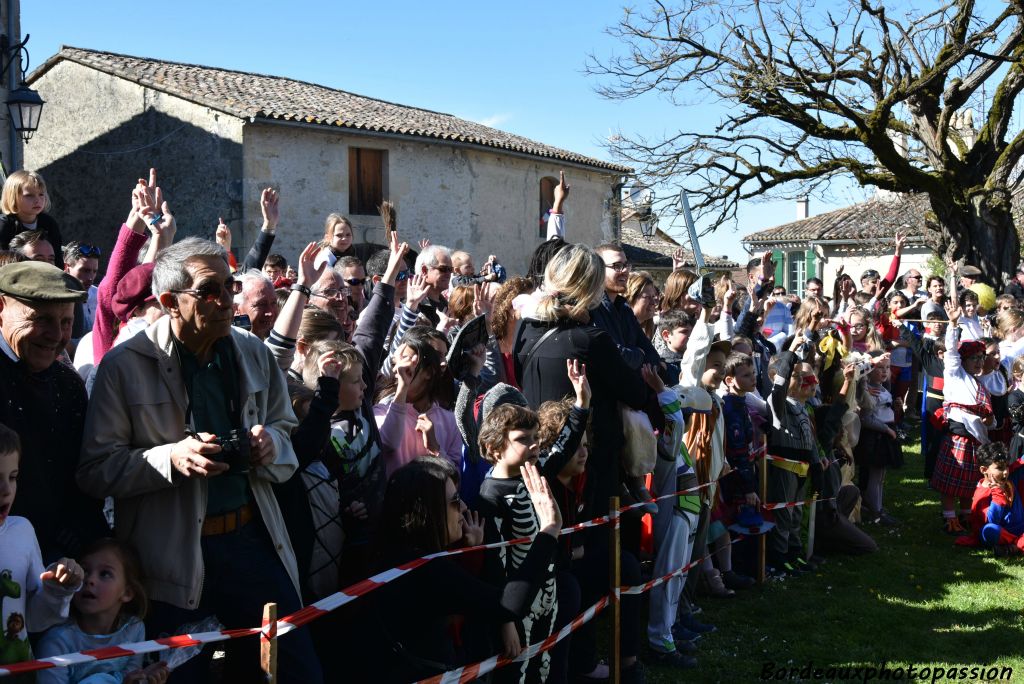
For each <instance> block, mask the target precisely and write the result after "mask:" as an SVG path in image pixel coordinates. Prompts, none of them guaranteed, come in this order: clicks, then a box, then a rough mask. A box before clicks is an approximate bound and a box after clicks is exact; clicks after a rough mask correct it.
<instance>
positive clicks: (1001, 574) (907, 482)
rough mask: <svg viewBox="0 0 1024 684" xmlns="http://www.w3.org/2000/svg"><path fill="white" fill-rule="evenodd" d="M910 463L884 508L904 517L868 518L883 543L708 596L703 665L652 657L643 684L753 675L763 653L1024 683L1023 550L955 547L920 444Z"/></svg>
mask: <svg viewBox="0 0 1024 684" xmlns="http://www.w3.org/2000/svg"><path fill="white" fill-rule="evenodd" d="M906 461H907V464H906V466H905V467H904V468H903V469H902V470H893V471H890V472H889V474H888V477H887V483H886V508H887V509H889V510H890V511H891V512H892V514H893V515H895V516H896V517H897V518H899V519H900V520H901V521H903V524H902V525H901V526H899V527H896V528H885V527H880V526H870V527H869V528H868V530H869V532H870V533H871V534H872V536H874V538H875V540H876V541H877V542H878V545H879V551H878V552H877V553H875V554H871V555H868V556H860V557H847V556H832V557H830V558H829V561H828V563H827V564H826V565H824V566H823V567H822V568H821V570H820V572H819V573H818V574H816V575H808V576H806V577H802V578H796V579H793V578H787V579H786V580H784V581H782V582H775V583H769V584H768V585H766V586H765V587H763V588H755V589H754V590H752V591H748V592H741V593H740V595H739V596H738V597H737V598H733V599H726V600H716V599H710V598H705V599H701V601H700V605H701V606H702V607H703V609H704V613H703V615H702V618H701V619H702V620H703V621H705V622H711V623H712V624H714V625H716V626H717V627H718V632H716V633H714V634H710V635H707V636H705V637H704V638H702V639H700V640H699V641H698V642H697V643H698V654H697V657H698V659H699V661H700V666H699V669H697V670H696V671H690V672H681V671H675V670H669V669H666V668H659V667H654V666H649V667H648V670H647V680H648V682H654V683H660V682H666V683H667V682H679V681H698V682H720V681H721V682H747V681H758V680H759V676H760V674H761V672H762V666H763V664H764V663H766V662H768V661H774V662H775V663H776V666H777V667H796V668H798V669H799V668H801V667H803V666H805V665H806V664H807V663H808V662H812V663H813V664H814V666H815V667H821V668H828V667H845V666H853V667H861V666H863V667H870V666H875V667H877V666H879V664H880V663H882V662H885V663H887V665H888V667H889V668H896V667H908V666H909V665H915V666H916V667H918V668H920V667H922V666H925V665H928V666H941V667H945V668H951V667H964V666H966V667H970V666H974V665H980V666H985V667H986V668H988V667H989V666H992V665H997V666H1000V667H1002V666H1006V667H1010V668H1013V676H1012V681H1021V682H1024V617H1022V608H1024V559H1022V558H1021V557H1020V556H1018V557H1015V558H1010V559H996V558H994V557H993V556H992V555H991V552H987V551H982V550H972V549H967V548H962V547H954V546H953V544H952V541H951V538H950V537H948V536H946V535H945V534H943V533H942V531H941V529H940V520H939V506H938V499H937V497H936V495H935V493H934V492H932V491H931V490H929V489H927V488H926V486H925V481H924V479H923V477H922V474H921V473H922V466H921V457H920V454H919V450H918V446H917V445H916V444H915V445H908V447H907V448H906ZM787 681H861V680H860V679H856V680H842V679H839V678H838V677H828V678H825V679H818V680H813V679H802V678H800V677H797V678H794V679H790V680H787ZM941 681H947V680H945V679H943V680H941ZM958 681H990V680H983V679H978V678H975V679H971V678H967V679H959V680H958ZM1004 681H1005V680H1004Z"/></svg>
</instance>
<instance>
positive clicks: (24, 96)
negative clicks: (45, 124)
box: [0, 35, 44, 143]
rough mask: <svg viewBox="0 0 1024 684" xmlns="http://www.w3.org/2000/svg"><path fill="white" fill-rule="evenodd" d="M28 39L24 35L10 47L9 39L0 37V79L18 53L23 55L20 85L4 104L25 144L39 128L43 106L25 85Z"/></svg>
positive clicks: (34, 92) (37, 94) (38, 98)
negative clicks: (23, 37) (26, 45)
mask: <svg viewBox="0 0 1024 684" xmlns="http://www.w3.org/2000/svg"><path fill="white" fill-rule="evenodd" d="M30 37H31V36H30V35H26V36H25V40H23V41H21V42H20V43H17V44H15V45H11V41H10V38H8V37H7V36H0V79H3V77H4V76H6V75H7V70H8V69H10V68H11V65H12V64H14V62H15V60H17V59H18V57H19V55H20V53H22V52H24V53H25V62H24V64H25V68H24V69H22V70H21V85H19V86H18V87H17V88H15V89H14V90H12V91H11V94H10V95H9V96H8V98H7V103H6V104H7V111H8V113H9V114H10V117H11V125H12V126H13V127H14V130H15V131H17V132H18V133H20V134H21V139H22V140H24V141H25V142H26V143H27V142H28V141H29V140H31V138H32V134H33V133H35V132H36V129H38V128H39V119H40V117H41V116H42V114H43V104H44V103H43V98H41V97H39V93H37V92H36V91H34V90H32V89H31V88H29V87H28V84H27V83H25V73H26V72H27V71H28V59H29V55H28V50H27V49H26V48H25V43H27V42H28V39H29V38H30Z"/></svg>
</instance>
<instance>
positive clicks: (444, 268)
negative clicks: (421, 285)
mask: <svg viewBox="0 0 1024 684" xmlns="http://www.w3.org/2000/svg"><path fill="white" fill-rule="evenodd" d="M452 271H453V266H452V254H451V250H449V249H448V248H447V247H442V246H441V245H427V246H426V247H425V248H424V249H423V251H422V252H420V255H419V256H418V257H416V272H417V273H422V274H423V277H424V278H426V280H427V299H426V300H425V301H424V302H422V303H421V304H420V309H419V311H420V313H421V314H423V315H424V316H426V317H427V318H428V319H429V320H430V322H431V324H433V325H437V324H438V323H439V322H440V321H441V318H440V316H438V315H437V312H438V311H442V312H444V311H447V310H448V300H447V299H445V296H444V293H445V292H447V291H448V284H449V283H450V282H451V279H452Z"/></svg>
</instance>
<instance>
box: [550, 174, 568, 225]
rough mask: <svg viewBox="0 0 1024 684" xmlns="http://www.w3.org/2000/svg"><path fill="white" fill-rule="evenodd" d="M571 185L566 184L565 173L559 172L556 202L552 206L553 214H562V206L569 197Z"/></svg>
mask: <svg viewBox="0 0 1024 684" xmlns="http://www.w3.org/2000/svg"><path fill="white" fill-rule="evenodd" d="M570 187H571V186H570V185H569V184H568V183H566V182H565V171H559V172H558V185H556V186H555V202H554V204H552V205H551V213H553V214H561V213H562V205H563V204H565V200H566V198H568V197H569V189H570Z"/></svg>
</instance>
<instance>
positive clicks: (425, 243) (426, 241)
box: [420, 238, 430, 252]
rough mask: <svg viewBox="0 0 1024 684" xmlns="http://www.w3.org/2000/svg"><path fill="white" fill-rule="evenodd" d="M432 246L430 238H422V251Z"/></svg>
mask: <svg viewBox="0 0 1024 684" xmlns="http://www.w3.org/2000/svg"><path fill="white" fill-rule="evenodd" d="M429 246H430V238H423V239H421V240H420V251H421V252H422V251H423V250H425V249H426V248H427V247H429Z"/></svg>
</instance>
